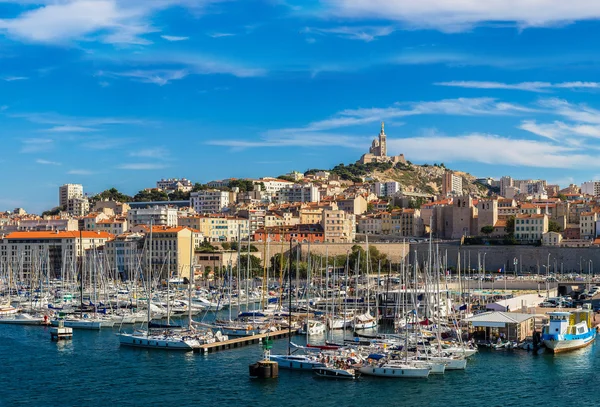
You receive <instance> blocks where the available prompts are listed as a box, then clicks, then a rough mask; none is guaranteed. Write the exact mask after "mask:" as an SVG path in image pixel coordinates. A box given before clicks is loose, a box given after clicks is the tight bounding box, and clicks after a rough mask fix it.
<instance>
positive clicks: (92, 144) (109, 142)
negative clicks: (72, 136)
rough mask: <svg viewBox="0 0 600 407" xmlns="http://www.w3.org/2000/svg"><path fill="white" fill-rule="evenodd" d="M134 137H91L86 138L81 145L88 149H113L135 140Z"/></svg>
mask: <svg viewBox="0 0 600 407" xmlns="http://www.w3.org/2000/svg"><path fill="white" fill-rule="evenodd" d="M135 141H136V139H134V138H129V137H119V138H107V137H97V138H92V139H87V140H86V141H85V142H84V143H82V144H81V147H83V148H85V149H88V150H113V149H119V148H123V147H124V146H126V145H127V144H131V143H133V142H135Z"/></svg>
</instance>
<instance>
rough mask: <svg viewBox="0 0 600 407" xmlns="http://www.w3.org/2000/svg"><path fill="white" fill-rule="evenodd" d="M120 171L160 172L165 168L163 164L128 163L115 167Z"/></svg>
mask: <svg viewBox="0 0 600 407" xmlns="http://www.w3.org/2000/svg"><path fill="white" fill-rule="evenodd" d="M117 168H118V169H120V170H135V171H146V170H160V169H163V168H166V165H164V164H152V163H130V164H123V165H120V166H118V167H117Z"/></svg>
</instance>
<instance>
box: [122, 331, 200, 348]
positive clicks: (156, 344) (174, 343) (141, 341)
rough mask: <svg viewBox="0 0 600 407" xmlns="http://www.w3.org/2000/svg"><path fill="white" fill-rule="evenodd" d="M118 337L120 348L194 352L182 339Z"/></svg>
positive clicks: (130, 335)
mask: <svg viewBox="0 0 600 407" xmlns="http://www.w3.org/2000/svg"><path fill="white" fill-rule="evenodd" d="M118 336H119V343H120V344H121V346H130V347H134V348H146V349H165V350H181V351H186V352H188V351H192V350H194V346H193V344H192V343H190V342H189V341H185V340H183V339H169V338H156V337H152V336H150V337H145V336H141V335H132V334H118Z"/></svg>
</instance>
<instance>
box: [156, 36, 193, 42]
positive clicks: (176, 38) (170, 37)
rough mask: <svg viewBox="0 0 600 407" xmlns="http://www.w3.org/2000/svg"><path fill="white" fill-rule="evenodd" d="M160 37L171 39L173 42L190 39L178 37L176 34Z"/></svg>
mask: <svg viewBox="0 0 600 407" xmlns="http://www.w3.org/2000/svg"><path fill="white" fill-rule="evenodd" d="M160 37H161V38H162V39H164V40H167V41H171V42H177V41H186V40H189V39H190V37H178V36H175V35H161V36H160Z"/></svg>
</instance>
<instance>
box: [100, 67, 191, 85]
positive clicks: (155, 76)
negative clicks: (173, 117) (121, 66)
mask: <svg viewBox="0 0 600 407" xmlns="http://www.w3.org/2000/svg"><path fill="white" fill-rule="evenodd" d="M188 74H189V73H188V72H187V71H186V70H184V69H179V70H173V69H153V70H141V69H139V70H134V71H126V72H107V71H101V72H98V74H97V75H98V76H106V77H111V78H116V77H123V78H132V79H134V80H136V81H139V82H143V83H152V84H155V85H159V86H164V85H167V84H169V83H170V82H171V81H175V80H180V79H183V78H185V77H186V76H188Z"/></svg>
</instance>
